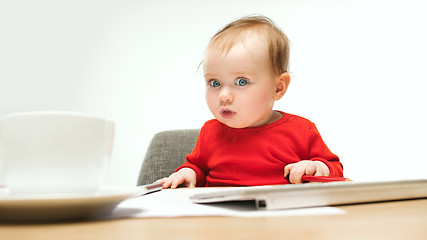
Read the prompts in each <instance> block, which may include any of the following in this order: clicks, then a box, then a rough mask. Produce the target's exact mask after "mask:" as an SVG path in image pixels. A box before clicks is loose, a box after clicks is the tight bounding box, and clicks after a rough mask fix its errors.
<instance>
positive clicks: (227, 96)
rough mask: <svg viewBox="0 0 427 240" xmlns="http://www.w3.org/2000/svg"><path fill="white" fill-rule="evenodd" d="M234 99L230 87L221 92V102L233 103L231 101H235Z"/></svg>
mask: <svg viewBox="0 0 427 240" xmlns="http://www.w3.org/2000/svg"><path fill="white" fill-rule="evenodd" d="M233 100H234V97H233V94H232V93H231V91H229V90H228V89H223V90H222V91H221V92H220V94H219V101H220V102H221V103H231V102H233Z"/></svg>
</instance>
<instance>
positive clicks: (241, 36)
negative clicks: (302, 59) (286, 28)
mask: <svg viewBox="0 0 427 240" xmlns="http://www.w3.org/2000/svg"><path fill="white" fill-rule="evenodd" d="M248 33H257V34H258V36H259V37H261V39H263V40H265V43H266V46H267V48H268V51H269V53H268V56H269V60H270V63H271V65H272V67H273V71H274V73H275V74H277V75H281V74H282V73H284V72H288V62H289V40H288V38H287V36H286V35H285V34H284V33H283V32H282V31H281V30H280V29H279V28H277V27H276V25H275V24H274V23H273V21H272V20H271V19H269V18H267V17H264V16H259V15H257V16H247V17H243V18H240V19H237V20H235V21H233V22H231V23H230V24H228V25H226V26H225V27H224V28H223V29H221V30H220V31H219V32H217V33H216V34H215V35H214V36H213V37H212V39H211V40H210V42H209V45H208V47H207V50H212V49H219V50H220V51H223V52H225V53H228V51H229V50H230V49H231V48H232V47H233V46H234V44H236V43H237V42H244V41H245V38H246V37H247V34H248Z"/></svg>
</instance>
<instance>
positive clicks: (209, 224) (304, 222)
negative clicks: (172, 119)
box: [0, 199, 427, 240]
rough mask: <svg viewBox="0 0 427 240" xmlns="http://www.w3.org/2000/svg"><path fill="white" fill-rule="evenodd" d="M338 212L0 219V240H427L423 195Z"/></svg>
mask: <svg viewBox="0 0 427 240" xmlns="http://www.w3.org/2000/svg"><path fill="white" fill-rule="evenodd" d="M339 208H340V209H342V210H344V211H346V212H347V213H346V214H343V215H330V216H296V217H295V216H293V217H265V218H233V217H183V218H144V219H122V220H108V221H91V222H71V223H53V224H4V223H0V236H1V239H7V240H14V239H19V240H23V239H42V240H49V239H55V240H57V239H62V240H66V239H73V240H75V239H114V240H117V239H119V240H120V239H123V240H125V239H126V240H128V239H167V240H171V239H188V240H190V239H197V240H200V239H233V240H235V239H328V240H330V239H340V240H341V239H387V240H392V239H411V240H413V239H420V240H421V239H422V240H425V239H427V228H426V227H427V199H418V200H408V201H394V202H383V203H371V204H358V205H347V206H340V207H339Z"/></svg>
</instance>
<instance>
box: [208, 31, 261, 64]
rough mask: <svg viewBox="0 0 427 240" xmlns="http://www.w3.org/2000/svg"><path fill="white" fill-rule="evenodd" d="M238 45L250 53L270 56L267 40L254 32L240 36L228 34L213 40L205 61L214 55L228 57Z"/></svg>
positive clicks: (247, 32)
mask: <svg viewBox="0 0 427 240" xmlns="http://www.w3.org/2000/svg"><path fill="white" fill-rule="evenodd" d="M236 45H241V46H243V47H244V48H245V49H246V50H247V51H248V52H249V53H257V54H259V53H263V55H264V54H265V55H267V54H268V44H267V41H266V38H265V37H264V36H262V35H261V34H258V33H256V32H254V31H246V32H242V33H240V34H234V35H233V34H228V35H224V36H221V37H220V38H217V39H215V40H213V41H212V42H211V43H210V44H209V45H208V47H207V48H206V51H205V59H206V58H207V57H209V56H212V55H222V56H226V55H227V54H228V52H229V51H230V50H231V49H232V48H233V47H234V46H236Z"/></svg>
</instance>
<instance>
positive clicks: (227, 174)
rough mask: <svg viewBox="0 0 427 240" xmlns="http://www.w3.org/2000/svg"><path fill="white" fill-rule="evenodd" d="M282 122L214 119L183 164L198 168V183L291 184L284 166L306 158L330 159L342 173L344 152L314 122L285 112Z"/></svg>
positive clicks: (331, 167) (333, 173)
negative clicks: (234, 123)
mask: <svg viewBox="0 0 427 240" xmlns="http://www.w3.org/2000/svg"><path fill="white" fill-rule="evenodd" d="M280 113H282V114H283V117H282V118H281V119H279V120H278V121H276V122H273V123H270V124H267V125H264V126H260V127H252V128H243V129H236V128H230V127H228V126H226V125H224V124H222V123H221V122H219V121H218V120H215V119H213V120H209V121H207V122H206V123H205V125H204V126H203V127H202V129H201V131H200V135H199V138H198V139H197V142H196V146H195V147H194V149H193V152H192V153H190V154H188V155H187V157H186V158H187V161H186V162H185V163H184V164H183V165H181V166H180V167H179V168H178V169H177V170H176V171H178V170H179V169H181V168H184V167H188V168H191V169H193V170H194V171H195V172H196V175H197V183H196V186H198V187H200V186H207V187H211V186H257V185H273V184H287V183H289V181H288V180H287V179H285V178H284V176H283V174H284V167H285V166H286V165H287V164H290V163H295V162H299V161H301V160H313V161H321V162H323V163H325V164H326V165H327V166H328V168H329V170H330V172H331V174H330V176H335V177H342V176H343V167H342V164H341V162H340V161H339V158H338V156H336V155H335V154H333V153H332V152H331V151H330V150H329V148H328V147H327V146H326V144H325V143H324V142H323V140H322V137H321V136H320V134H319V132H318V130H317V128H316V126H315V125H314V123H312V122H310V121H309V120H307V119H305V118H302V117H299V116H296V115H292V114H287V113H284V112H280Z"/></svg>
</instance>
